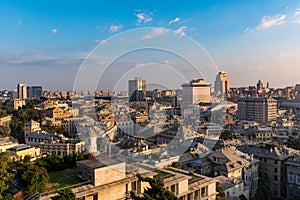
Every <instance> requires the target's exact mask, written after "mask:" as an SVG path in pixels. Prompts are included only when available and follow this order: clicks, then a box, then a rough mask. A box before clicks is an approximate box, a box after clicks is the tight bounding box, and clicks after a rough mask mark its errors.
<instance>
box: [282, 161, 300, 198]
mask: <svg viewBox="0 0 300 200" xmlns="http://www.w3.org/2000/svg"><path fill="white" fill-rule="evenodd" d="M285 165H286V174H287V185H286V186H287V188H286V198H292V197H294V196H298V197H299V196H300V157H299V156H298V157H296V158H294V159H290V160H288V161H287V162H286V163H285Z"/></svg>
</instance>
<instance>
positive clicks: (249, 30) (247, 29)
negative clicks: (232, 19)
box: [244, 28, 253, 33]
mask: <svg viewBox="0 0 300 200" xmlns="http://www.w3.org/2000/svg"><path fill="white" fill-rule="evenodd" d="M252 32H253V29H251V28H246V29H245V30H244V33H252Z"/></svg>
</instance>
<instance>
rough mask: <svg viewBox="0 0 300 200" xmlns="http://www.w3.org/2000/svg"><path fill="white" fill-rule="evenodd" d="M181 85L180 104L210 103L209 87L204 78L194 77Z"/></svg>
mask: <svg viewBox="0 0 300 200" xmlns="http://www.w3.org/2000/svg"><path fill="white" fill-rule="evenodd" d="M181 87H182V104H183V105H191V104H199V103H210V102H211V95H210V87H211V85H210V84H208V83H206V82H205V81H204V79H194V80H191V81H190V82H189V83H183V84H182V85H181Z"/></svg>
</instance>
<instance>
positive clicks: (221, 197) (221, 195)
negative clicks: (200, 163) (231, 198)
mask: <svg viewBox="0 0 300 200" xmlns="http://www.w3.org/2000/svg"><path fill="white" fill-rule="evenodd" d="M216 191H217V193H218V194H217V197H216V200H228V198H226V197H225V193H224V191H223V189H222V188H221V187H220V186H217V188H216Z"/></svg>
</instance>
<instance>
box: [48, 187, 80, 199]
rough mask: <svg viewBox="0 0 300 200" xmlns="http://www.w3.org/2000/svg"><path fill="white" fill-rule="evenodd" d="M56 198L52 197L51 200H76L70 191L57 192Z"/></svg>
mask: <svg viewBox="0 0 300 200" xmlns="http://www.w3.org/2000/svg"><path fill="white" fill-rule="evenodd" d="M57 194H58V196H55V197H52V198H51V199H52V200H77V198H76V195H75V194H74V193H73V192H72V190H71V189H64V190H59V191H57Z"/></svg>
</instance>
